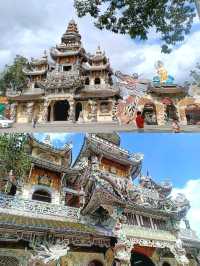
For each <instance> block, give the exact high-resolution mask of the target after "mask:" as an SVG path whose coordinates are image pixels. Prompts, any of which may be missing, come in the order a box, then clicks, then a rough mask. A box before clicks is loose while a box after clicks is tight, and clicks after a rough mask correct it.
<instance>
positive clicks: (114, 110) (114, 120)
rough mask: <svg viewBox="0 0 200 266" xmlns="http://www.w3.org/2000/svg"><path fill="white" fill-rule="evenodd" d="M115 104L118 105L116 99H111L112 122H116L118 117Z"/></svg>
mask: <svg viewBox="0 0 200 266" xmlns="http://www.w3.org/2000/svg"><path fill="white" fill-rule="evenodd" d="M117 106H118V103H117V101H116V102H115V101H113V103H112V121H113V122H116V121H118V118H117Z"/></svg>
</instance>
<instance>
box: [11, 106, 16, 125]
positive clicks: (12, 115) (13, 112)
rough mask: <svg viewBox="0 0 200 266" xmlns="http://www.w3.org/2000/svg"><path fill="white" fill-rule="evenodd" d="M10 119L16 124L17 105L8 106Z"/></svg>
mask: <svg viewBox="0 0 200 266" xmlns="http://www.w3.org/2000/svg"><path fill="white" fill-rule="evenodd" d="M10 119H11V120H13V121H15V122H17V103H12V104H11V105H10Z"/></svg>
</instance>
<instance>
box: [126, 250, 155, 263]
mask: <svg viewBox="0 0 200 266" xmlns="http://www.w3.org/2000/svg"><path fill="white" fill-rule="evenodd" d="M131 266H155V264H154V263H153V262H152V260H151V259H150V258H148V257H147V256H145V255H143V254H142V253H138V252H133V253H132V255H131Z"/></svg>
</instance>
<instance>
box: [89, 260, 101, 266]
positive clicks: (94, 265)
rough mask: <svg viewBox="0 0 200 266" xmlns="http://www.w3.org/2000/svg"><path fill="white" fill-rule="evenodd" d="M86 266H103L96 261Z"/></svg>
mask: <svg viewBox="0 0 200 266" xmlns="http://www.w3.org/2000/svg"><path fill="white" fill-rule="evenodd" d="M88 266H103V264H102V263H101V262H100V261H98V260H93V261H91V262H90V263H89V264H88Z"/></svg>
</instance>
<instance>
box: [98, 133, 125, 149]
mask: <svg viewBox="0 0 200 266" xmlns="http://www.w3.org/2000/svg"><path fill="white" fill-rule="evenodd" d="M96 136H97V137H99V138H102V139H105V140H106V141H109V142H111V143H113V144H115V145H117V146H120V141H121V140H120V136H119V134H118V133H117V132H113V133H112V134H109V133H98V134H96Z"/></svg>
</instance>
